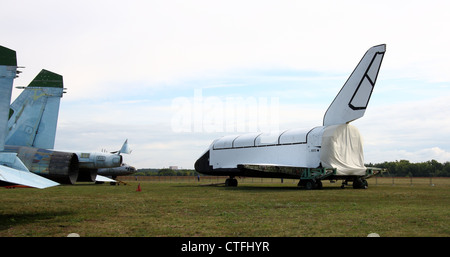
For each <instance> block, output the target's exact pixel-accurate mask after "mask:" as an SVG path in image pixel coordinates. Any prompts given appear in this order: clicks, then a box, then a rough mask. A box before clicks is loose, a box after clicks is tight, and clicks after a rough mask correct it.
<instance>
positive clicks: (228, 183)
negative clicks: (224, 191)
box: [225, 177, 238, 187]
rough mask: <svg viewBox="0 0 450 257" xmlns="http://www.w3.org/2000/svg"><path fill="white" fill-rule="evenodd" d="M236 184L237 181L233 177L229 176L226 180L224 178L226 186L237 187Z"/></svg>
mask: <svg viewBox="0 0 450 257" xmlns="http://www.w3.org/2000/svg"><path fill="white" fill-rule="evenodd" d="M237 185H238V181H237V179H235V178H234V177H230V178H227V180H225V186H226V187H237Z"/></svg>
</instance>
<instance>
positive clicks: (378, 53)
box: [323, 45, 386, 126]
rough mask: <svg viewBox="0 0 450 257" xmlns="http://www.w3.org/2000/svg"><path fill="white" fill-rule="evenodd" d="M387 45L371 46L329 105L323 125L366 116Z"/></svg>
mask: <svg viewBox="0 0 450 257" xmlns="http://www.w3.org/2000/svg"><path fill="white" fill-rule="evenodd" d="M385 52H386V45H378V46H374V47H372V48H370V49H369V50H368V51H367V52H366V54H365V55H364V57H363V58H362V59H361V61H360V62H359V64H358V66H356V68H355V70H354V71H353V73H352V74H351V75H350V77H349V78H348V80H347V82H345V84H344V86H343V87H342V89H341V91H339V93H338V95H337V96H336V98H335V99H334V100H333V102H332V103H331V105H330V107H328V110H327V112H326V113H325V115H324V118H323V125H324V126H330V125H337V124H345V123H349V122H351V121H354V120H356V119H359V118H361V117H362V116H364V112H365V111H366V108H367V105H368V104H369V100H370V96H371V95H372V91H373V88H374V87H375V82H376V81H377V77H378V72H379V70H380V66H381V62H382V60H383V57H384V53H385Z"/></svg>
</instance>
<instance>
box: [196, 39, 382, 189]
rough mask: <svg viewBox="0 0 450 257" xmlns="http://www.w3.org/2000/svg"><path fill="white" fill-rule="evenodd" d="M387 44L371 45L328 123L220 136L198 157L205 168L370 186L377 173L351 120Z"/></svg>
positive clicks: (317, 184) (362, 105)
mask: <svg viewBox="0 0 450 257" xmlns="http://www.w3.org/2000/svg"><path fill="white" fill-rule="evenodd" d="M385 51H386V45H384V44H383V45H378V46H374V47H372V48H370V49H369V50H368V51H367V52H366V53H365V55H364V56H363V58H362V59H361V61H360V62H359V64H358V65H357V66H356V68H355V70H354V71H353V73H352V74H351V75H350V77H349V78H348V80H347V82H345V84H344V86H343V87H342V89H341V90H340V92H339V93H338V95H337V96H336V98H335V99H334V101H333V102H332V103H331V105H330V106H329V108H328V110H327V111H326V113H325V115H324V118H323V125H322V126H318V127H315V128H312V129H310V130H303V129H290V130H286V131H282V132H280V133H259V132H258V133H249V134H244V135H229V136H224V137H222V138H219V139H216V140H215V141H214V142H213V143H212V144H211V145H210V146H209V149H208V150H207V151H206V152H205V153H204V154H203V155H202V156H201V157H200V158H199V159H198V160H197V161H196V162H195V170H196V171H197V172H200V173H202V174H208V175H219V176H229V177H230V178H229V179H227V180H226V182H225V184H226V185H227V186H237V180H236V179H235V177H237V176H244V177H273V178H298V179H300V182H299V186H305V187H306V188H307V189H313V188H322V182H321V181H322V180H330V181H334V180H343V186H344V185H346V184H347V182H353V188H367V185H368V184H367V180H366V179H367V178H368V177H370V176H372V175H374V174H376V173H378V172H379V170H377V169H375V168H367V167H365V166H364V156H363V146H362V140H361V136H360V134H359V131H358V129H357V128H356V127H354V126H352V125H350V124H349V123H350V122H352V121H354V120H356V119H358V118H361V117H362V116H363V115H364V112H365V110H366V108H367V105H368V103H369V100H370V97H371V94H372V91H373V88H374V86H375V83H376V81H377V77H378V73H379V70H380V66H381V62H382V60H383V57H384V54H385Z"/></svg>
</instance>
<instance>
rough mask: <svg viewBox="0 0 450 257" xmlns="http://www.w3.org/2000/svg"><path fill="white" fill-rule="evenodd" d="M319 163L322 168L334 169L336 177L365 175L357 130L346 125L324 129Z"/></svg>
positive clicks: (361, 147)
mask: <svg viewBox="0 0 450 257" xmlns="http://www.w3.org/2000/svg"><path fill="white" fill-rule="evenodd" d="M320 161H321V162H322V166H323V167H324V168H336V169H337V170H336V175H344V176H345V175H357V176H361V175H365V174H366V173H365V171H366V167H365V166H364V153H363V145H362V139H361V136H360V134H359V131H358V129H357V128H356V127H354V126H352V125H348V124H341V125H333V126H328V127H326V128H325V130H324V132H323V136H322V149H321V154H320Z"/></svg>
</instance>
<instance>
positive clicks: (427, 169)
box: [134, 160, 450, 177]
mask: <svg viewBox="0 0 450 257" xmlns="http://www.w3.org/2000/svg"><path fill="white" fill-rule="evenodd" d="M366 167H377V168H383V169H387V170H388V172H386V173H384V174H383V176H395V177H430V176H432V177H450V162H444V163H440V162H438V161H436V160H431V161H426V162H418V163H412V162H410V161H408V160H400V161H391V162H383V163H375V164H373V163H369V164H366ZM134 175H135V176H198V175H200V176H202V174H199V173H198V172H196V171H195V170H192V169H177V170H172V169H168V168H163V169H139V170H138V171H137V172H136V173H135V174H134Z"/></svg>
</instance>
